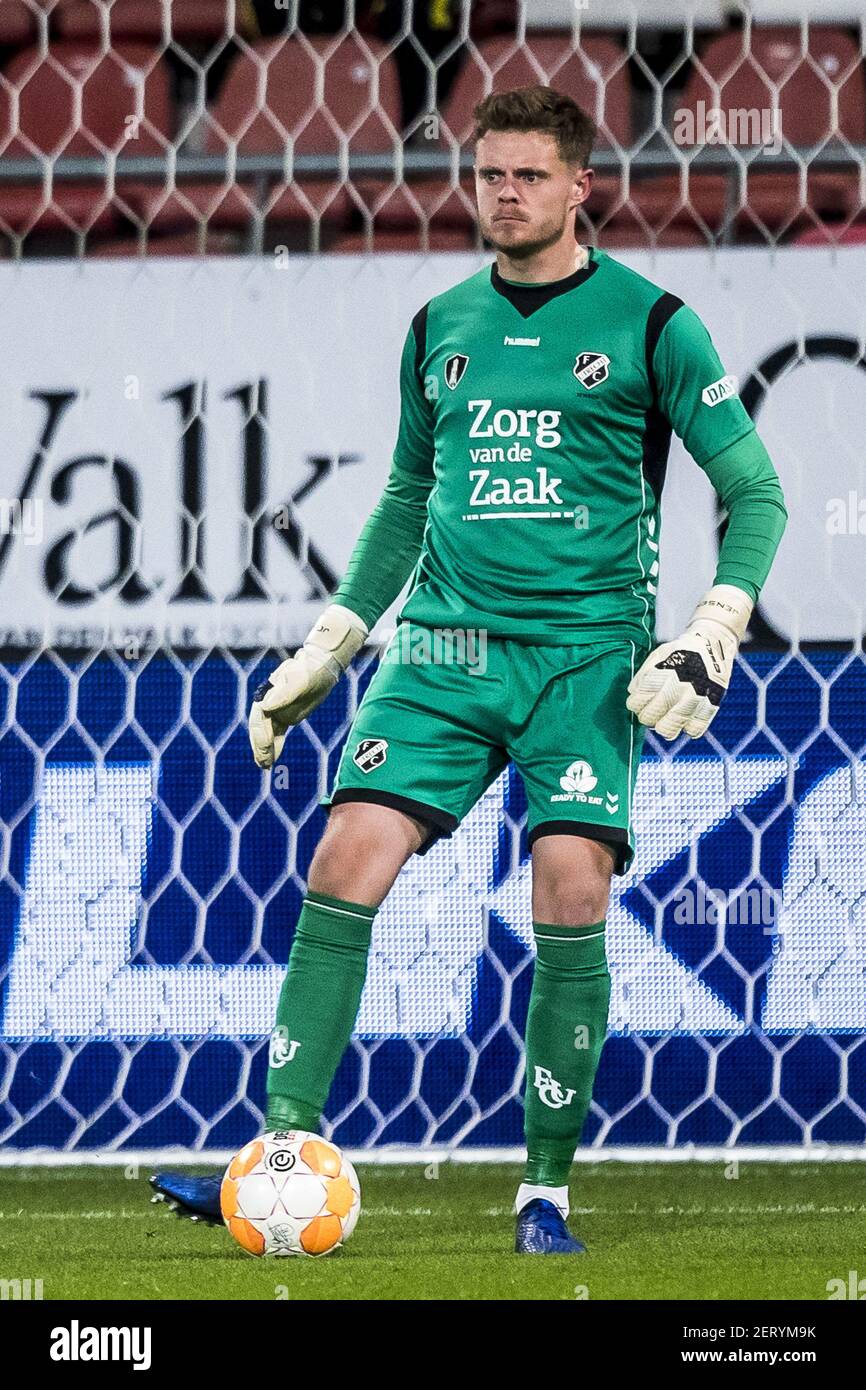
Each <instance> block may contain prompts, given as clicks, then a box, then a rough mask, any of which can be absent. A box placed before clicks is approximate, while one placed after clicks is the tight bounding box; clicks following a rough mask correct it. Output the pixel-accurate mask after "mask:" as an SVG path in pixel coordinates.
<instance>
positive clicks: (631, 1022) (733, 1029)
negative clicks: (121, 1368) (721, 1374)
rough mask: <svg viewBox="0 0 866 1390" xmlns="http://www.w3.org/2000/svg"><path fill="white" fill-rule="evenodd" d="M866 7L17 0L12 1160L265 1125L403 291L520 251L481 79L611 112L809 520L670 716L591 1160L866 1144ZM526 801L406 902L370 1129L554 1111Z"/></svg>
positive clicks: (1, 533) (359, 1078)
mask: <svg viewBox="0 0 866 1390" xmlns="http://www.w3.org/2000/svg"><path fill="white" fill-rule="evenodd" d="M861 9H862V7H861V6H860V5H858V4H855V3H850V4H843V3H840V4H835V3H834V4H822V5H821V6H818V5H812V6H809V5H806V4H803V3H796V0H794V2H792V3H791V4H782V3H780V2H779V0H773V3H767V4H762V3H761V0H754V3H753V4H744V3H736V4H728V3H723V2H722V0H702V2H701V3H673V0H668V3H666V4H658V5H656V4H654V3H645V4H643V3H642V4H639V5H638V4H635V3H619V2H618V0H617V3H610V0H606V2H605V3H603V4H602V3H598V4H596V3H595V0H586V3H579V2H578V0H531V3H517V0H514V3H509V2H508V0H503V2H502V3H496V0H479V3H476V4H474V5H469V4H468V3H458V0H439V3H415V4H411V3H402V0H401V2H400V3H391V0H381V2H380V3H377V4H373V3H371V4H362V3H361V0H358V2H357V3H356V4H354V5H353V4H351V3H347V4H345V5H344V4H342V3H340V4H328V3H320V4H316V5H314V4H305V3H301V4H297V3H289V4H287V5H286V6H280V5H272V4H269V5H259V4H240V3H238V4H234V3H231V0H213V3H211V4H200V3H196V4H186V3H183V0H178V2H177V3H174V4H168V3H163V0H135V2H134V0H113V2H112V0H56V3H54V2H53V0H45V3H38V0H20V3H18V2H17V0H16V2H15V3H9V2H7V3H4V4H2V5H0V302H2V305H3V319H4V327H5V340H6V353H5V364H4V372H3V374H2V379H0V420H2V432H3V440H4V447H3V454H2V461H0V468H2V471H3V482H2V488H0V491H2V494H3V495H2V497H0V633H2V636H0V644H2V648H3V650H2V653H0V658H2V660H0V696H2V712H3V724H2V731H0V737H2V745H0V747H2V752H0V801H2V832H3V861H2V878H0V896H2V903H3V911H2V917H0V1141H2V1144H3V1145H4V1147H5V1149H6V1150H7V1151H8V1153H9V1154H11V1155H17V1157H18V1158H19V1159H20V1158H21V1157H22V1155H23V1154H24V1152H25V1151H27V1152H29V1153H31V1154H32V1153H34V1152H36V1151H44V1152H46V1153H49V1154H63V1153H68V1154H71V1155H74V1156H75V1157H77V1158H78V1157H82V1156H84V1155H87V1154H94V1153H97V1154H107V1153H111V1152H114V1151H117V1152H118V1153H127V1152H130V1151H142V1150H147V1151H154V1150H167V1149H181V1148H182V1149H188V1150H199V1151H207V1152H217V1151H219V1152H227V1151H229V1150H234V1149H236V1148H237V1147H239V1146H240V1144H241V1143H242V1142H244V1141H245V1140H246V1139H247V1138H249V1137H250V1135H252V1134H253V1133H255V1132H256V1130H257V1128H258V1127H259V1126H260V1124H261V1120H262V1111H263V1104H264V1092H265V1075H266V1069H267V1038H268V1034H269V1031H270V1028H271V1026H272V1022H273V1016H274V1009H275V1003H276V999H277V995H278V992H279V988H280V984H281V981H282V977H283V974H284V972H285V966H286V960H287V956H288V951H289V948H290V945H291V941H292V935H293V930H294V924H295V921H296V919H297V915H298V912H299V908H300V904H301V901H302V898H303V893H304V887H305V879H306V874H307V870H308V867H309V864H310V860H311V858H312V854H313V852H314V849H315V847H316V844H317V842H318V839H319V837H320V835H321V833H322V830H323V827H324V824H325V816H324V812H323V811H322V809H321V807H320V806H319V799H320V798H321V796H322V795H323V794H324V792H325V791H326V789H327V788H328V787H329V785H330V781H331V779H332V777H333V774H334V772H335V769H336V765H337V761H338V759H339V755H340V751H341V748H342V746H343V742H344V740H345V737H346V734H347V731H348V728H349V725H350V722H351V720H352V717H353V715H354V712H355V710H356V708H357V704H358V700H359V698H360V697H361V695H362V694H363V692H364V690H365V688H366V686H367V683H368V682H369V680H370V677H371V675H372V674H373V672H374V670H375V669H376V664H377V662H378V659H379V653H380V650H381V644H382V643H383V642H384V641H385V640H386V639H387V636H388V635H389V632H390V631H392V630H393V625H394V621H395V615H396V613H397V612H398V611H399V605H397V606H395V608H394V609H392V610H391V612H390V613H389V614H387V615H386V616H385V618H384V619H383V620H382V622H381V623H380V625H379V627H378V628H377V629H376V632H375V633H374V634H373V640H371V642H370V644H369V645H368V646H367V647H366V648H365V650H364V651H363V652H362V653H361V655H360V656H359V658H358V659H357V661H356V663H355V665H354V666H353V668H352V669H351V671H350V672H349V674H348V677H347V679H345V680H344V681H343V682H341V684H340V685H339V686H338V688H337V689H336V690H335V691H334V692H333V694H332V695H331V696H330V697H329V698H328V700H327V701H326V702H325V703H324V704H323V705H322V706H321V707H320V708H319V709H318V710H316V711H315V713H314V714H313V715H312V716H311V718H310V719H309V720H307V721H306V722H305V723H304V724H303V725H301V726H299V727H298V728H297V729H295V730H293V731H292V733H291V735H290V737H289V738H288V740H287V743H286V749H285V754H284V757H283V760H282V762H281V764H280V765H279V766H278V767H277V768H276V769H275V770H274V772H273V774H272V775H270V776H268V775H263V774H262V773H260V772H259V771H258V770H257V769H256V767H255V765H254V764H253V761H252V758H251V756H250V753H249V747H248V742H247V734H246V712H247V709H248V707H249V703H250V699H251V692H252V690H253V689H254V688H255V686H256V685H257V684H258V683H259V682H260V681H261V680H262V679H263V677H264V675H265V674H267V672H268V671H270V670H271V669H272V668H273V666H274V665H275V664H276V663H277V662H278V661H279V660H282V659H283V657H284V656H285V655H287V654H289V653H290V652H291V651H292V650H293V649H294V647H296V646H297V644H298V643H299V642H300V641H301V640H302V638H303V636H304V634H305V633H306V631H307V630H308V628H309V626H310V624H311V622H312V620H313V619H314V617H315V616H316V614H317V613H318V612H319V611H320V609H321V607H322V605H323V602H324V601H325V600H326V599H327V597H328V595H329V594H331V593H332V592H333V589H334V587H335V585H336V584H337V582H338V581H339V578H340V576H341V574H342V573H343V570H344V567H345V565H346V562H347V560H348V557H349V554H350V553H351V549H352V546H353V544H354V542H355V540H356V538H357V536H358V533H359V531H360V529H361V525H362V523H363V521H364V519H365V518H366V516H367V514H368V513H369V511H370V509H371V508H372V506H373V504H374V503H375V501H376V500H377V498H378V495H379V492H380V489H381V487H382V485H383V483H384V480H385V477H386V474H387V469H388V465H389V461H390V454H391V449H392V447H393V441H394V437H395V431H396V422H397V412H398V405H399V401H398V391H397V366H398V361H399V353H400V347H401V345H402V341H403V338H404V336H405V332H406V329H407V326H408V324H409V322H410V320H411V318H412V316H413V315H414V313H415V312H416V311H417V310H418V309H419V308H420V307H421V305H422V304H424V303H425V302H426V301H427V300H429V299H430V298H431V297H432V296H433V295H434V294H437V293H439V292H441V291H442V290H444V289H446V288H447V287H449V286H450V285H452V284H454V283H456V282H457V281H458V280H460V279H462V278H464V277H465V276H466V275H468V274H470V273H472V272H473V271H474V270H475V269H477V268H478V267H479V266H480V265H482V264H484V263H486V262H489V261H490V259H491V252H490V251H489V250H485V248H484V246H483V245H482V244H481V243H480V241H479V239H478V234H477V231H476V228H475V224H474V220H473V217H472V176H471V144H470V142H469V134H470V130H471V116H472V108H473V106H474V104H475V103H476V102H477V101H478V100H479V99H480V98H481V96H483V95H484V93H486V92H488V91H490V90H492V89H497V88H505V87H511V86H516V85H521V84H523V83H527V82H531V81H548V82H550V84H551V85H554V86H559V87H561V88H562V89H563V90H566V91H568V92H569V93H571V94H572V95H573V96H575V97H576V99H577V100H578V101H580V103H581V104H582V105H583V106H584V107H585V108H586V109H587V110H589V111H590V112H591V114H592V115H593V116H594V118H595V120H596V122H597V124H598V127H599V138H598V143H597V150H596V155H595V156H594V159H593V167H594V168H595V169H596V171H597V174H596V183H595V189H594V192H593V195H592V197H591V198H590V200H589V203H588V204H587V205H586V206H587V211H586V214H585V215H584V214H583V213H581V217H580V221H579V224H578V228H577V232H578V237H579V238H580V239H581V240H582V241H584V242H591V243H594V244H598V245H600V246H601V247H603V248H604V249H605V250H607V251H609V252H610V254H611V255H614V256H617V257H620V258H621V259H623V260H624V261H625V262H626V263H627V264H628V265H631V266H633V267H634V268H635V269H636V270H638V271H639V272H640V273H642V274H644V275H647V276H649V277H650V278H651V279H653V280H655V281H656V282H658V283H660V284H662V285H663V286H664V287H665V288H666V289H669V290H671V291H673V292H675V293H677V294H679V295H680V296H681V297H682V298H683V299H684V300H686V301H687V302H688V303H690V304H691V305H692V306H693V307H694V308H695V309H696V310H697V311H698V313H699V314H700V315H701V317H702V318H703V319H704V321H705V322H706V323H707V324H708V326H709V328H710V330H711V332H712V334H713V337H714V340H715V342H716V344H717V346H718V348H719V350H720V353H721V356H722V359H723V360H724V361H725V363H726V367H727V369H728V370H729V371H730V372H731V373H733V374H735V375H736V376H737V377H738V378H739V385H740V392H741V395H742V398H743V400H744V403H745V404H746V407H747V409H748V410H749V412H750V414H751V415H752V417H753V418H754V419H755V421H756V423H757V426H758V428H759V430H760V433H761V436H762V438H763V439H764V441H765V442H766V444H767V447H768V449H769V452H770V455H771V457H772V458H773V460H774V463H775V464H776V466H777V468H778V470H779V473H780V476H781V478H782V483H783V487H784V490H785V494H786V499H787V503H788V510H789V513H790V522H789V526H788V530H787V533H786V535H785V538H784V541H783V544H782V548H781V550H780V553H779V557H778V560H777V564H776V566H775V568H774V571H773V574H772V575H771V577H770V580H769V581H768V584H767V586H766V589H765V591H764V593H763V594H762V599H761V603H760V605H759V607H758V609H757V611H756V614H755V618H754V620H753V623H752V627H751V629H750V633H749V638H748V640H747V642H746V643H745V644H744V646H743V648H742V654H741V657H740V659H739V661H738V665H737V670H736V673H735V679H734V682H733V685H732V688H731V690H730V693H729V694H728V696H727V697H726V700H725V702H724V705H723V707H722V709H721V711H720V713H719V716H718V718H717V719H716V721H715V722H714V724H713V727H712V730H711V731H710V734H709V735H708V736H707V737H705V738H704V739H702V740H701V741H700V742H698V743H692V742H691V741H689V740H680V741H679V742H677V743H675V744H673V745H668V744H666V743H664V742H662V741H659V740H656V739H655V738H654V737H653V736H650V737H649V738H648V740H647V746H646V752H645V756H644V759H643V762H642V765H641V768H640V773H639V777H638V783H637V792H636V799H635V806H634V819H635V825H636V833H637V842H638V850H637V855H636V858H635V861H634V863H633V865H632V867H631V869H630V871H629V873H628V874H627V875H626V876H625V877H624V878H622V879H619V880H617V881H616V882H615V888H614V894H613V899H612V903H611V909H610V914H609V919H608V936H607V939H608V949H609V959H610V967H611V975H612V986H613V992H612V1001H611V1011H610V1026H609V1037H608V1040H607V1043H606V1045H605V1048H604V1052H603V1055H602V1061H601V1067H600V1071H599V1075H598V1079H597V1083H596V1087H595V1093H594V1099H593V1104H592V1110H591V1114H590V1117H589V1120H588V1122H587V1126H586V1131H585V1133H584V1137H583V1146H584V1149H585V1150H587V1151H588V1152H592V1151H594V1150H595V1151H610V1150H611V1149H612V1148H613V1147H614V1146H617V1149H618V1150H619V1148H620V1147H621V1146H631V1148H633V1149H635V1151H637V1150H646V1149H647V1148H658V1149H663V1150H665V1151H667V1152H669V1153H670V1154H671V1155H677V1154H679V1153H682V1152H683V1151H684V1149H685V1148H686V1146H699V1147H701V1148H706V1149H708V1150H709V1149H712V1150H727V1149H729V1148H730V1147H731V1146H739V1145H742V1146H761V1147H764V1148H766V1147H769V1148H771V1149H772V1150H773V1151H774V1152H779V1153H782V1152H795V1151H801V1150H802V1149H803V1147H804V1146H805V1147H811V1146H815V1145H823V1144H827V1145H839V1146H841V1145H845V1146H853V1145H862V1144H863V1141H864V1139H866V1048H864V1033H866V868H864V865H866V763H864V758H866V753H864V749H866V664H864V659H863V633H864V594H866V588H864V583H863V576H864V565H863V547H864V537H866V478H864V467H866V465H864V454H863V448H862V434H863V422H864V420H866V412H864V404H866V332H864V304H866V294H864V290H866V164H864V151H866V82H864V27H863V16H862V15H861V14H860V11H861ZM585 331H586V329H585V327H584V326H580V325H578V326H576V341H575V351H578V350H581V349H583V348H592V346H593V344H592V343H591V342H589V341H587V342H583V341H582V339H581V340H580V341H578V338H580V335H581V334H582V333H584V332H585ZM663 511H664V528H663V531H662V534H661V536H660V537H658V538H657V539H658V544H659V636H660V638H663V637H668V636H671V635H673V634H675V633H676V632H677V631H679V630H680V628H681V625H682V623H683V622H684V620H685V619H686V618H687V616H688V614H689V612H690V611H691V608H692V607H693V604H694V601H695V600H696V598H697V597H698V595H699V594H700V593H701V592H702V586H703V587H704V588H705V587H707V586H708V585H709V583H710V582H711V581H712V577H713V572H714V564H715V558H716V555H717V550H718V542H719V536H720V534H721V533H722V530H723V527H724V517H723V516H722V515H720V514H719V513H718V512H717V509H716V503H715V499H714V497H713V495H712V492H711V490H710V489H709V486H708V484H707V481H706V479H705V478H704V476H703V475H702V474H701V473H700V471H699V470H698V469H697V468H696V467H695V465H694V464H693V462H692V461H691V460H690V459H689V458H688V456H687V455H686V454H685V453H684V451H683V450H682V448H681V447H680V446H679V444H678V443H677V442H676V441H675V443H674V448H673V450H672V454H671V460H670V465H669V469H668V480H667V483H666V488H665V495H664V506H663ZM525 809H526V804H525V796H524V790H523V786H522V784H521V781H520V778H519V776H518V775H517V774H516V772H514V770H513V769H510V770H509V771H507V772H506V773H505V774H503V776H502V777H501V778H500V779H499V781H497V782H496V783H495V784H494V785H493V786H492V787H491V788H490V790H489V792H488V793H487V794H486V795H485V796H484V797H483V798H482V799H481V801H480V802H479V803H478V804H477V805H476V807H475V808H474V809H473V810H472V812H471V813H470V814H469V816H468V817H467V818H466V820H465V822H464V823H463V824H462V825H461V827H460V829H459V830H458V831H457V832H456V833H455V835H454V836H453V838H452V839H450V840H447V841H443V842H440V843H439V844H438V845H437V846H436V847H435V848H434V849H433V850H432V851H431V852H430V853H429V854H427V855H425V856H424V857H415V858H414V859H413V860H412V861H410V863H409V864H408V865H407V866H406V868H405V869H404V871H403V873H402V874H401V875H400V877H399V879H398V881H397V883H396V885H395V887H394V889H393V890H392V892H391V893H390V895H389V896H388V898H387V900H386V901H385V903H384V905H383V907H382V909H381V911H380V913H379V915H378V917H377V920H376V923H375V929H374V936H373V947H372V953H371V958H370V969H369V975H368V979H367V984H366V988H365V991H364V996H363V1000H362V1004H361V1010H360V1015H359V1018H358V1021H357V1026H356V1030H355V1034H354V1037H353V1040H352V1043H351V1046H350V1048H349V1050H348V1052H347V1054H346V1056H345V1058H344V1060H343V1062H342V1065H341V1067H340V1070H339V1073H338V1076H337V1079H336V1082H335V1085H334V1088H333V1091H332V1094H331V1097H330V1100H329V1103H328V1107H327V1112H326V1113H327V1124H328V1132H329V1134H330V1135H331V1136H332V1137H333V1138H334V1139H335V1140H336V1141H337V1142H338V1143H340V1144H342V1145H345V1146H347V1147H349V1148H351V1149H364V1148H369V1149H370V1150H374V1151H377V1152H379V1153H384V1152H386V1151H387V1149H388V1147H389V1146H398V1147H399V1148H401V1149H406V1148H408V1147H411V1148H412V1149H417V1150H425V1151H426V1150H442V1151H443V1152H446V1151H447V1152H452V1153H455V1154H460V1153H466V1152H470V1153H476V1152H478V1151H483V1152H485V1153H490V1154H499V1153H503V1152H509V1151H513V1150H515V1149H517V1148H519V1146H520V1145H521V1142H522V1105H521V1096H522V1088H523V1084H524V1072H523V1053H522V1041H521V1040H522V1036H523V1029H524V1024H525V1018H526V1010H527V1003H528V996H529V988H530V983H531V978H532V927H531V913H530V898H529V876H530V860H529V855H528V851H527V845H526V830H525ZM752 1151H753V1152H754V1151H756V1150H755V1149H753V1150H752Z"/></svg>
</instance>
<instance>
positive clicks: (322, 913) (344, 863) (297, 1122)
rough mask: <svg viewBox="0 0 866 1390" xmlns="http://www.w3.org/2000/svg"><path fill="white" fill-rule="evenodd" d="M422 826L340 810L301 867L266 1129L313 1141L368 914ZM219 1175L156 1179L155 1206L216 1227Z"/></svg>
mask: <svg viewBox="0 0 866 1390" xmlns="http://www.w3.org/2000/svg"><path fill="white" fill-rule="evenodd" d="M429 833H430V827H429V826H428V825H426V824H424V823H423V822H422V821H419V820H415V819H414V818H413V817H411V816H408V815H406V814H404V812H402V811H398V810H396V809H394V808H392V807H390V806H380V805H378V804H375V803H371V802H363V801H348V802H342V803H340V804H339V805H337V806H334V807H333V808H332V810H331V813H330V816H329V819H328V824H327V827H326V829H325V833H324V835H323V836H322V839H321V841H320V842H319V845H318V848H317V849H316V852H315V855H314V856H313V862H312V864H311V865H310V872H309V878H308V888H307V894H306V897H305V899H304V903H303V906H302V908H301V913H300V916H299V918H298V922H297V926H296V928H295V939H294V941H293V943H292V949H291V952H290V954H289V966H288V971H287V973H286V978H285V980H284V982H283V988H282V991H281V993H280V1000H279V1004H278V1006H277V1018H276V1024H275V1027H274V1031H273V1033H272V1034H271V1046H270V1058H269V1067H268V1109H267V1116H266V1119H265V1129H266V1130H273V1129H277V1130H280V1129H306V1130H311V1131H313V1132H318V1130H319V1128H320V1124H321V1112H322V1109H323V1107H324V1104H325V1101H326V1099H327V1096H328V1092H329V1090H330V1089H331V1083H332V1081H333V1079H334V1074H335V1073H336V1070H337V1067H338V1066H339V1064H340V1059H341V1058H342V1056H343V1053H344V1051H345V1049H346V1046H347V1044H348V1042H349V1038H350V1037H351V1033H352V1028H353V1027H354V1024H355V1019H356V1017H357V1013H358V1006H359V1004H360V1001H361V991H362V990H363V988H364V980H365V978H366V974H367V957H368V954H369V949H370V936H371V932H372V927H373V919H374V917H375V915H376V909H377V908H378V907H379V904H380V903H381V902H382V900H383V899H384V898H385V897H386V896H387V894H388V892H389V891H390V889H391V886H392V884H393V883H394V880H395V879H396V877H397V875H398V873H399V872H400V870H401V868H402V867H403V865H404V864H405V863H406V860H407V859H408V858H409V857H410V855H412V854H414V852H415V851H416V850H417V849H418V848H419V846H420V845H422V844H423V843H424V840H425V839H426V838H427V836H428V834H429ZM221 1180H222V1173H221V1172H220V1173H214V1174H211V1175H208V1176H206V1177H190V1176H188V1175H185V1174H182V1173H156V1174H154V1176H153V1177H152V1178H151V1179H150V1182H151V1186H152V1187H153V1188H154V1190H155V1194H156V1195H155V1197H154V1200H155V1201H167V1202H168V1203H169V1205H170V1206H171V1207H172V1209H173V1210H175V1211H177V1213H178V1214H179V1215H181V1216H189V1217H191V1218H192V1219H193V1220H198V1221H205V1222H210V1223H214V1224H218V1223H220V1222H221V1215H220V1207H219V1189H220V1183H221Z"/></svg>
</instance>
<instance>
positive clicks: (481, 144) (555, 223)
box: [475, 130, 592, 258]
mask: <svg viewBox="0 0 866 1390" xmlns="http://www.w3.org/2000/svg"><path fill="white" fill-rule="evenodd" d="M591 182H592V171H591V170H587V169H581V168H579V166H577V165H575V164H566V163H565V162H564V161H563V160H562V159H561V158H560V155H559V151H558V149H557V145H556V139H555V137H554V136H553V135H549V134H547V133H546V132H544V131H540V130H530V131H495V130H490V131H488V132H487V134H486V135H482V137H481V139H480V140H479V141H478V144H477V146H476V149H475V190H476V196H477V199H478V220H479V222H480V224H481V232H482V235H483V236H484V237H485V238H486V239H487V240H488V241H489V242H490V243H491V245H492V246H493V247H494V248H495V249H496V250H497V251H504V252H507V253H508V255H509V256H512V257H517V258H523V257H526V256H531V255H534V254H536V253H537V252H538V251H540V250H542V249H544V248H545V247H547V246H552V245H554V244H555V243H556V242H557V241H559V240H560V239H561V238H562V237H566V236H567V237H569V238H572V237H573V236H574V212H575V209H576V208H577V207H578V206H579V204H580V203H582V202H583V201H584V199H585V198H586V197H587V196H588V194H589V188H590V184H591Z"/></svg>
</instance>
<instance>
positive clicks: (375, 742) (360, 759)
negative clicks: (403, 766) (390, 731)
mask: <svg viewBox="0 0 866 1390" xmlns="http://www.w3.org/2000/svg"><path fill="white" fill-rule="evenodd" d="M387 756H388V740H387V739H385V738H362V739H361V742H360V743H359V744H358V747H357V748H356V749H355V754H354V757H353V758H352V762H353V763H354V764H355V766H356V767H359V768H360V769H361V771H362V772H372V771H373V770H374V768H377V767H381V766H382V764H383V762H384V761H385V759H386V758H387Z"/></svg>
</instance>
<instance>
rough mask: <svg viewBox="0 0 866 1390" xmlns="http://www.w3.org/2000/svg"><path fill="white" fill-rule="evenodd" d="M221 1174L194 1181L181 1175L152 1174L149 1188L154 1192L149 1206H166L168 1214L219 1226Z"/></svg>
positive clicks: (220, 1224) (220, 1220)
mask: <svg viewBox="0 0 866 1390" xmlns="http://www.w3.org/2000/svg"><path fill="white" fill-rule="evenodd" d="M222 1180H223V1175H222V1173H215V1174H214V1175H213V1177H210V1176H208V1177H204V1178H193V1177H190V1176H189V1175H187V1174H184V1173H154V1175H153V1177H152V1178H151V1179H150V1185H151V1187H152V1188H153V1190H154V1195H153V1197H151V1199H150V1200H151V1201H152V1202H166V1203H167V1205H168V1207H169V1210H170V1211H173V1212H175V1213H176V1214H177V1215H178V1216H188V1217H189V1219H190V1221H203V1222H204V1223H205V1224H206V1225H208V1226H222V1224H223V1218H222V1212H221V1211H220V1186H221V1184H222Z"/></svg>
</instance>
